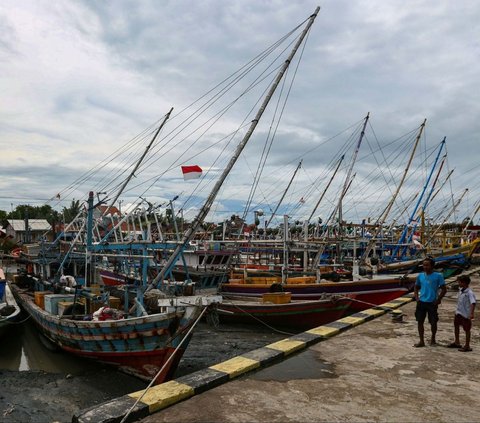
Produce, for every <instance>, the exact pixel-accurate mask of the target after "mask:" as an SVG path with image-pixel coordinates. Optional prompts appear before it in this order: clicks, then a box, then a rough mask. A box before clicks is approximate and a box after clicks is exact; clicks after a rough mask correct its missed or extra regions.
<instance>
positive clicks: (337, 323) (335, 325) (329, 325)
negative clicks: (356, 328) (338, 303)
mask: <svg viewBox="0 0 480 423" xmlns="http://www.w3.org/2000/svg"><path fill="white" fill-rule="evenodd" d="M323 326H326V327H327V328H336V329H340V330H341V331H344V330H347V329H349V328H351V327H352V325H351V324H350V323H343V322H341V321H340V320H335V321H334V322H330V323H325V324H324V325H323Z"/></svg>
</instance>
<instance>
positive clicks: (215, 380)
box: [175, 369, 229, 395]
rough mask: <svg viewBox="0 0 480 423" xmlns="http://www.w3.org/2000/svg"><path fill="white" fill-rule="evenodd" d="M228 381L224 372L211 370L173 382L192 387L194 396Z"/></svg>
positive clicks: (203, 370)
mask: <svg viewBox="0 0 480 423" xmlns="http://www.w3.org/2000/svg"><path fill="white" fill-rule="evenodd" d="M228 379H229V377H228V374H226V373H224V372H219V371H218V370H213V369H202V370H198V371H197V372H194V373H190V374H189V375H185V376H182V377H179V378H178V379H175V380H176V381H177V382H179V383H183V384H185V385H188V386H190V387H192V388H193V390H194V391H195V395H196V394H200V393H202V392H205V391H208V390H209V389H212V388H215V387H216V386H220V385H223V384H224V383H225V382H228Z"/></svg>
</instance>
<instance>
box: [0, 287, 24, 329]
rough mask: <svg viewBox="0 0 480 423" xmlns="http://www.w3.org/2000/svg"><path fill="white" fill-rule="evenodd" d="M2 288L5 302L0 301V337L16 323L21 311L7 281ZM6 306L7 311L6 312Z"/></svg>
mask: <svg viewBox="0 0 480 423" xmlns="http://www.w3.org/2000/svg"><path fill="white" fill-rule="evenodd" d="M4 289H5V292H4V298H5V302H2V303H0V337H1V336H3V335H4V334H5V333H6V332H7V331H8V330H10V329H11V328H12V327H13V326H14V325H15V324H16V323H18V321H19V320H20V311H21V310H20V307H19V306H18V304H17V302H16V301H15V298H14V296H13V293H12V291H11V289H10V285H9V284H8V283H5V288H4ZM7 308H8V310H10V311H9V312H6V310H7Z"/></svg>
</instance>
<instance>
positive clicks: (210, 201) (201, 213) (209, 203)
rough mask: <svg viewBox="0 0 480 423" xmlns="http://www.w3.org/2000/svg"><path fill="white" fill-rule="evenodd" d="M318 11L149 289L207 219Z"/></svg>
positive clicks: (168, 269)
mask: <svg viewBox="0 0 480 423" xmlns="http://www.w3.org/2000/svg"><path fill="white" fill-rule="evenodd" d="M319 11H320V7H317V8H316V9H315V12H314V13H313V14H312V15H311V16H310V18H309V19H308V22H307V25H306V26H305V28H304V30H303V32H302V33H301V34H300V37H299V38H298V40H297V42H296V43H295V46H294V47H293V49H292V51H291V53H290V55H289V56H288V58H287V60H285V63H284V64H283V65H282V67H281V68H280V70H279V71H278V74H277V77H276V78H275V80H274V82H273V84H272V86H271V87H270V90H269V91H268V94H267V96H266V97H265V99H264V101H263V103H262V105H261V106H260V109H259V110H258V112H257V114H256V116H255V118H254V119H253V121H252V123H251V125H250V128H249V129H248V131H247V133H246V134H245V136H244V137H243V139H242V141H241V142H240V143H239V144H238V146H237V149H236V151H235V154H234V155H233V157H232V158H231V159H230V161H229V162H228V164H227V166H226V168H225V169H224V170H223V172H222V175H221V176H220V178H219V179H218V181H217V182H216V183H215V186H214V187H213V190H212V192H211V193H210V195H209V196H208V198H207V200H206V201H205V204H204V205H203V206H202V208H201V209H200V211H199V213H198V214H197V216H196V217H195V219H194V220H193V222H192V224H191V226H190V228H189V229H188V230H187V232H186V234H185V236H184V238H183V241H182V242H181V243H180V244H179V245H178V246H177V247H176V248H175V250H174V251H173V253H172V254H171V256H170V258H169V259H168V261H167V263H166V264H165V266H164V267H163V269H162V270H161V271H160V272H159V273H158V275H157V276H156V277H155V278H154V279H153V281H152V282H151V285H150V286H151V287H153V286H154V285H155V284H157V283H158V281H161V280H163V278H164V276H165V275H166V274H167V273H168V272H169V271H170V270H171V268H173V266H174V265H175V262H176V261H177V259H178V256H179V255H180V253H181V252H182V251H183V249H184V248H185V246H186V245H187V243H188V242H189V241H190V239H191V238H192V236H193V235H194V234H195V232H196V231H197V230H198V228H199V226H200V224H201V223H202V222H203V220H204V219H205V218H206V217H207V214H208V212H209V211H210V208H211V207H212V204H213V202H214V201H215V198H216V196H217V194H218V191H219V190H220V188H221V186H222V184H223V183H224V181H225V179H226V178H227V176H228V174H229V173H230V171H231V169H232V168H233V166H234V164H235V163H236V161H237V159H238V157H239V156H240V154H241V153H242V151H243V149H244V148H245V145H246V144H247V142H248V140H249V139H250V137H251V136H252V134H253V131H254V130H255V128H256V127H257V125H258V122H259V120H260V118H261V117H262V115H263V113H264V111H265V109H266V107H267V105H268V103H269V102H270V100H271V98H272V96H273V94H274V92H275V90H276V88H277V86H278V84H279V83H280V81H281V80H282V78H283V75H284V74H285V72H286V70H287V69H288V67H289V66H290V63H291V61H292V59H293V57H294V56H295V53H296V52H297V50H298V49H299V47H300V46H301V44H302V42H303V40H304V38H305V36H306V35H307V33H308V31H309V30H310V27H311V26H312V25H313V22H314V21H315V18H316V17H317V15H318V12H319Z"/></svg>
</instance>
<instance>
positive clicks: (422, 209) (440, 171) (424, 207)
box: [403, 154, 447, 254]
mask: <svg viewBox="0 0 480 423" xmlns="http://www.w3.org/2000/svg"><path fill="white" fill-rule="evenodd" d="M446 157H447V155H446V154H445V155H444V156H443V158H442V161H441V162H440V166H439V167H438V172H437V176H436V177H435V180H434V181H433V184H432V187H431V188H430V192H429V193H428V195H427V198H426V199H425V202H424V203H423V207H421V208H420V213H419V217H420V218H421V219H422V221H425V210H426V209H427V205H428V204H429V202H430V197H431V196H432V193H433V190H434V189H435V186H436V185H437V182H438V179H439V178H440V174H441V173H442V169H443V165H444V164H445V159H446ZM419 217H417V219H416V222H415V224H414V225H413V228H412V231H411V232H410V236H409V237H408V239H407V244H408V243H410V242H411V241H412V238H413V235H414V233H415V229H416V228H417V225H418V219H419ZM422 226H425V225H422ZM406 248H407V247H405V248H404V251H403V254H405V251H406Z"/></svg>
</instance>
